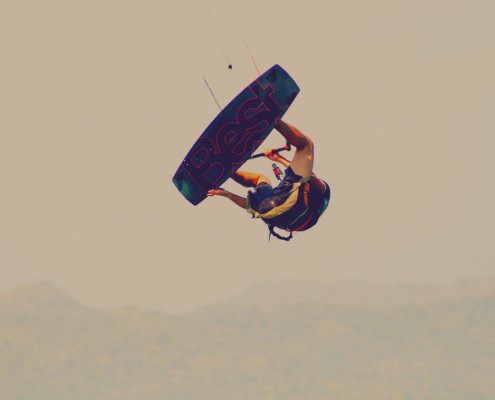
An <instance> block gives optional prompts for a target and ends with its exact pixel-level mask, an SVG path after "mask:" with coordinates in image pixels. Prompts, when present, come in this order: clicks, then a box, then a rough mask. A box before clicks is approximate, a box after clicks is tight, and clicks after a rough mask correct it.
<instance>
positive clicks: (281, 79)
mask: <svg viewBox="0 0 495 400" xmlns="http://www.w3.org/2000/svg"><path fill="white" fill-rule="evenodd" d="M298 93H299V87H298V86H297V84H296V83H295V82H294V80H293V79H292V78H291V77H290V75H289V74H288V73H287V72H286V71H285V70H284V69H283V68H282V67H280V66H279V65H274V66H273V67H272V68H270V69H269V70H268V71H266V72H265V73H264V74H262V75H261V76H259V77H258V78H257V79H256V80H255V81H254V82H253V83H251V84H250V85H249V86H248V87H247V88H245V89H244V90H243V91H242V92H241V93H239V94H238V95H237V96H236V97H235V98H234V99H233V100H232V101H231V102H230V103H229V104H228V105H227V106H226V107H225V108H224V109H223V110H222V111H221V112H220V114H218V116H217V117H216V118H215V119H214V120H213V121H212V123H211V124H210V125H209V126H208V127H207V128H206V129H205V131H204V132H203V133H202V134H201V136H200V137H199V139H198V140H197V141H196V143H195V144H194V145H193V147H192V148H191V150H190V151H189V153H187V155H186V157H185V158H184V160H183V161H182V163H181V165H180V166H179V169H178V170H177V172H176V173H175V175H174V177H173V178H172V181H173V182H174V184H175V186H176V187H177V189H179V191H180V192H181V193H182V195H183V196H184V197H185V198H186V199H187V200H189V201H190V202H191V203H192V204H193V205H197V204H199V203H200V202H201V201H203V200H204V199H205V198H206V197H207V193H208V191H209V190H210V189H214V188H217V187H219V186H220V185H221V184H223V183H224V182H225V181H226V180H227V179H229V178H230V177H231V176H232V174H233V173H234V172H235V171H237V169H239V168H240V167H241V166H242V164H244V163H245V162H246V161H247V160H249V158H250V157H251V155H252V154H253V153H254V151H255V150H256V149H257V148H258V146H259V145H260V144H261V143H262V142H263V141H264V140H265V139H266V137H267V136H268V134H269V133H270V132H271V131H272V130H273V128H274V126H275V120H276V119H277V118H282V116H283V115H284V114H285V112H286V111H287V109H288V108H289V106H290V105H291V104H292V102H293V101H294V99H295V97H296V96H297V94H298Z"/></svg>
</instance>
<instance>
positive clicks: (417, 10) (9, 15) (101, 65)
mask: <svg viewBox="0 0 495 400" xmlns="http://www.w3.org/2000/svg"><path fill="white" fill-rule="evenodd" d="M229 4H230V7H231V9H232V11H233V12H234V15H235V18H236V20H237V22H238V26H239V27H240V29H241V32H242V34H243V35H244V37H245V39H246V41H247V43H248V45H249V47H250V49H251V51H252V54H253V57H254V59H255V61H256V63H257V65H258V67H259V68H260V70H262V71H265V70H266V69H268V68H270V67H271V66H272V65H273V64H280V65H281V66H282V67H284V68H285V69H286V70H287V71H288V72H289V73H290V74H291V75H292V77H293V78H294V79H295V80H296V82H297V83H298V85H299V86H300V87H301V93H300V94H299V96H298V97H297V99H296V101H295V102H294V103H293V105H292V106H291V108H290V110H289V111H288V112H287V114H286V117H285V120H286V121H288V122H290V123H292V124H294V125H295V126H297V127H298V128H299V129H301V130H302V131H303V132H305V133H307V134H308V135H309V136H310V137H311V138H312V139H313V140H314V142H315V145H316V156H315V171H316V173H317V174H318V175H319V176H321V177H322V178H323V179H325V180H326V181H327V182H328V183H329V184H330V186H331V187H332V199H331V201H330V206H329V208H328V210H327V211H326V213H325V214H324V216H323V217H322V219H321V220H320V222H319V223H318V225H317V226H316V227H314V228H313V229H311V230H309V231H307V232H304V233H300V234H298V235H296V236H295V238H294V239H293V240H292V241H291V242H290V243H285V242H279V241H277V240H276V239H272V241H271V243H268V230H267V228H266V226H265V225H264V224H263V223H262V222H261V221H258V220H251V217H250V215H249V214H247V213H245V212H243V211H242V210H241V209H240V208H237V207H236V206H235V205H233V204H231V203H230V202H229V201H228V200H226V199H223V198H213V199H207V200H205V201H204V202H203V203H201V204H200V205H198V206H197V207H194V206H192V205H191V204H189V202H187V201H186V200H185V199H184V198H183V197H182V195H181V194H180V193H179V192H178V191H177V189H176V188H175V186H174V185H173V184H172V181H171V179H172V176H173V174H174V173H175V171H176V169H177V167H178V166H179V164H180V162H181V160H182V158H183V157H184V156H185V155H186V153H187V151H188V150H189V148H190V147H191V146H192V144H193V143H194V141H195V140H196V139H197V138H198V137H199V135H200V134H201V132H202V131H203V130H204V129H205V128H206V126H207V125H208V124H209V123H210V122H211V120H212V119H213V118H214V117H215V116H216V114H217V113H218V107H217V105H216V104H215V102H214V100H213V98H212V96H211V95H210V92H209V91H208V89H207V87H206V85H205V83H204V81H203V75H204V76H205V77H206V79H207V80H208V82H209V84H210V86H211V88H212V89H213V91H214V92H215V95H216V97H217V98H218V100H219V102H220V103H221V104H222V105H225V104H227V103H228V102H229V101H230V100H231V99H232V98H233V97H234V96H235V95H236V94H237V93H238V92H239V91H241V90H242V89H243V88H244V87H245V86H247V85H248V84H249V83H250V82H251V81H252V80H253V79H255V78H256V76H257V73H256V69H255V67H254V65H253V63H252V62H251V59H250V57H249V54H248V52H247V51H246V48H245V47H244V44H243V41H242V38H241V36H240V34H239V31H238V29H237V26H236V24H235V22H234V19H233V18H232V15H231V14H230V13H229V8H228V6H227V3H226V2H225V1H224V0H208V6H206V3H205V0H194V1H190V2H183V1H178V0H174V1H167V0H156V1H155V0H150V1H148V0H146V1H116V0H115V1H108V0H98V1H94V0H92V1H79V2H67V1H61V0H60V1H53V0H49V1H44V2H38V1H33V0H31V1H29V0H28V1H24V2H16V1H7V2H4V3H2V6H1V7H0V49H1V63H0V71H1V74H0V110H1V111H0V112H1V118H0V135H1V136H0V171H1V172H0V188H1V189H0V190H1V195H0V290H4V289H6V288H9V287H11V286H13V285H16V284H18V283H23V282H26V281H29V280H38V279H41V280H45V281H49V282H52V283H54V284H55V285H57V286H59V287H61V288H63V289H65V290H67V291H69V292H70V293H72V294H74V295H75V296H76V297H77V298H78V299H79V300H80V301H81V302H83V303H84V304H86V305H96V306H104V307H109V306H115V305H122V304H132V305H137V306H140V307H152V308H159V309H164V310H166V311H170V312H176V311H182V310H186V309H191V308H193V307H196V306H198V305H203V304H206V303H209V302H212V301H216V300H222V299H225V298H227V297H228V296H230V295H232V294H234V293H237V292H239V291H241V290H243V289H245V288H247V287H248V286H250V285H251V284H252V283H256V282H264V281H270V280H283V279H307V280H316V281H336V280H341V279H351V278H352V279H354V278H357V279H367V280H371V281H382V282H396V281H402V282H442V283H449V282H453V281H457V280H459V279H462V278H466V277H468V278H469V277H486V276H494V273H493V270H494V267H495V263H494V262H495V256H494V249H493V247H494V238H495V228H494V226H495V211H494V206H493V205H494V204H495V188H494V183H495V162H494V148H495V138H494V133H495V112H494V111H495V77H494V71H495V39H494V38H495V24H494V23H493V21H494V20H495V2H493V1H492V0H486V1H485V0H477V1H470V0H469V1H468V0H444V1H432V0H428V1H422V0H418V1H405V0H388V1H359V0H358V1H353V2H333V1H310V2H301V1H292V0H291V1H288V0H284V1H281V0H270V1H266V0H264V1H259V0H255V1H250V2H246V1H240V0H239V1H234V0H231V1H230V3H229ZM209 15H212V16H213V17H214V19H215V23H216V30H215V29H214V28H213V27H212V26H211V25H210V24H209V23H208V17H209ZM216 31H218V32H219V34H220V37H221V41H220V40H219V39H218V38H217V37H216ZM222 48H224V49H225V51H222ZM226 58H227V60H228V61H229V62H231V63H232V65H233V69H232V70H229V69H228V68H227V62H226ZM282 145H284V141H283V140H282V138H281V136H280V135H278V134H277V132H273V133H272V134H271V135H270V137H269V138H268V140H267V141H266V142H265V145H264V146H263V147H264V148H265V147H279V146H282ZM245 169H248V170H249V169H252V170H257V171H260V172H265V173H266V174H268V175H269V176H270V177H272V178H273V174H272V172H271V168H270V162H268V161H266V160H256V161H252V162H250V163H248V164H246V165H245ZM225 187H227V188H229V189H231V190H232V191H234V192H236V193H238V194H243V195H244V194H245V193H246V190H245V189H243V188H241V187H238V186H236V185H235V183H228V184H227V185H225Z"/></svg>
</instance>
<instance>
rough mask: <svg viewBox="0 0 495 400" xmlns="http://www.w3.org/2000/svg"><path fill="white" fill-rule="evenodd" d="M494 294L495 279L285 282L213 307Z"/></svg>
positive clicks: (376, 303)
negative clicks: (437, 281)
mask: <svg viewBox="0 0 495 400" xmlns="http://www.w3.org/2000/svg"><path fill="white" fill-rule="evenodd" d="M491 294H495V279H473V280H463V281H460V282H458V283H456V284H453V285H435V284H405V283H403V284H381V283H371V282H367V281H361V280H351V281H342V282H335V283H321V282H307V281H296V280H285V281H280V282H266V283H262V284H257V285H254V286H252V287H250V288H249V289H248V290H246V291H245V292H244V293H241V294H239V295H237V296H233V297H231V298H230V299H228V300H227V301H224V302H220V303H217V304H214V307H224V308H225V307H226V308H230V307H232V308H236V307H241V306H257V307H270V306H273V305H280V304H286V303H292V304H293V303H308V302H311V303H328V304H348V305H363V306H367V307H373V308H376V307H388V306H395V305H405V304H422V303H428V302H432V301H442V300H463V299H469V298H476V297H483V296H488V295H491Z"/></svg>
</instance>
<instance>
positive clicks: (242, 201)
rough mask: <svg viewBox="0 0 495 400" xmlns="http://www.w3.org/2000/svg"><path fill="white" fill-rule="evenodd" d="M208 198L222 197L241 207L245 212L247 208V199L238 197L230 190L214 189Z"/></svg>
mask: <svg viewBox="0 0 495 400" xmlns="http://www.w3.org/2000/svg"><path fill="white" fill-rule="evenodd" d="M208 196H209V197H212V196H222V197H226V198H228V199H230V200H231V201H232V202H233V203H234V204H237V205H238V206H239V207H241V208H243V209H244V210H245V209H246V207H247V199H246V198H245V197H241V196H238V195H236V194H234V193H231V192H229V191H228V190H225V189H222V188H218V189H212V190H210V191H209V192H208Z"/></svg>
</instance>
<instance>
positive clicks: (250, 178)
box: [232, 171, 271, 187]
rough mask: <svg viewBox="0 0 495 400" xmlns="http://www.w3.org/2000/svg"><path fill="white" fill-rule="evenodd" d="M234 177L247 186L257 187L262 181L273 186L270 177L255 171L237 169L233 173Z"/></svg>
mask: <svg viewBox="0 0 495 400" xmlns="http://www.w3.org/2000/svg"><path fill="white" fill-rule="evenodd" d="M232 179H233V180H234V181H236V182H237V183H239V184H240V185H242V186H245V187H256V186H258V185H259V184H260V183H262V182H264V183H268V184H269V185H270V186H271V182H270V179H268V178H267V177H266V176H264V175H261V174H257V173H255V172H244V171H236V172H234V174H233V175H232Z"/></svg>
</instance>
